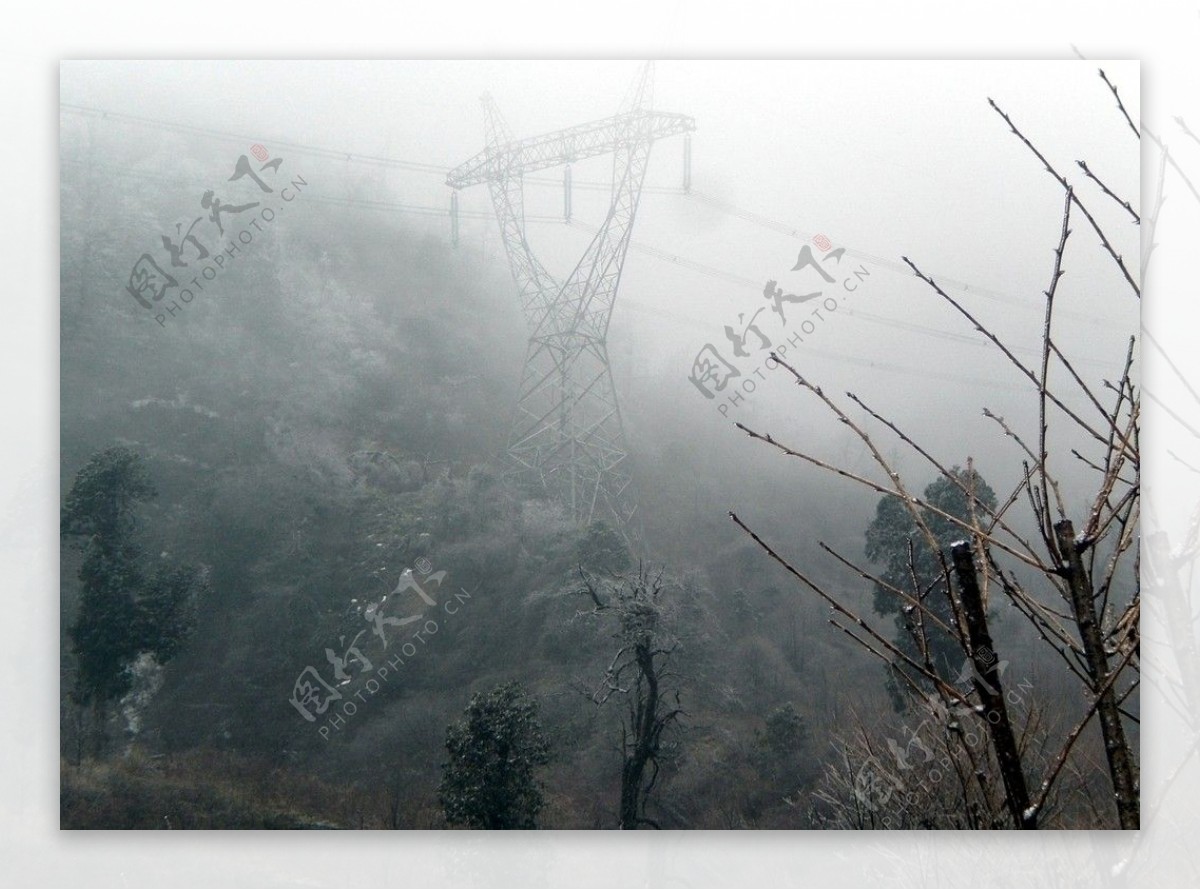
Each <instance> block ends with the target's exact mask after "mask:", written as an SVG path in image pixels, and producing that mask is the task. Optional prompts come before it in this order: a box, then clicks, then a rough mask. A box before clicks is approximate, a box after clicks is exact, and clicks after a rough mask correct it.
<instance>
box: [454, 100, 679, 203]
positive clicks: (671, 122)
mask: <svg viewBox="0 0 1200 890" xmlns="http://www.w3.org/2000/svg"><path fill="white" fill-rule="evenodd" d="M695 129H696V121H695V119H693V118H691V117H689V116H688V115H686V114H672V113H670V112H665V111H632V112H628V113H626V114H618V115H615V116H614V117H607V118H604V119H603V120H598V121H592V122H591V123H587V124H580V125H578V126H575V127H570V128H568V129H565V130H556V131H554V132H552V133H546V134H544V135H542V136H533V137H531V138H528V139H518V140H516V141H513V142H507V143H504V144H502V145H497V146H492V147H489V148H486V149H484V150H483V151H481V152H480V153H479V154H477V155H475V157H473V158H471V159H470V160H469V161H467V162H466V163H464V164H460V165H459V166H457V167H455V168H454V169H453V170H451V171H450V173H449V175H448V176H447V177H446V185H448V186H450V187H451V188H455V189H461V188H466V187H467V186H472V185H477V184H479V183H481V182H488V181H498V180H504V179H508V178H510V177H513V176H521V175H523V174H525V173H532V172H534V171H537V170H545V169H547V168H550V167H560V166H562V165H563V164H569V163H572V162H575V161H581V160H584V159H586V158H594V157H598V156H600V155H605V154H610V153H612V152H613V151H615V150H616V149H617V148H619V147H620V146H621V145H625V144H628V143H630V142H644V141H651V142H652V141H654V140H656V139H664V138H666V137H669V136H676V135H678V134H680V133H690V132H691V131H693V130H695Z"/></svg>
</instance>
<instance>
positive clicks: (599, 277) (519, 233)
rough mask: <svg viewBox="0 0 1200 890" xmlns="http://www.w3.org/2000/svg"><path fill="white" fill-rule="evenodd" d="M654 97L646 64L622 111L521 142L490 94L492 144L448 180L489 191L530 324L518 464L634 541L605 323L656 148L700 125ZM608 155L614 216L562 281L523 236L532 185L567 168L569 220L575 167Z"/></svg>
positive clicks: (579, 515) (580, 516) (512, 449)
mask: <svg viewBox="0 0 1200 890" xmlns="http://www.w3.org/2000/svg"><path fill="white" fill-rule="evenodd" d="M652 91H653V65H652V63H646V65H645V66H644V67H643V68H642V70H641V72H640V73H639V75H638V77H637V78H636V79H635V80H634V83H633V85H632V87H631V88H630V91H629V93H628V94H627V95H626V97H625V100H624V102H623V103H622V105H621V108H620V111H619V113H618V114H616V115H614V116H612V117H608V118H604V119H603V120H598V121H593V122H592V123H587V124H580V125H579V126H575V127H571V128H569V129H566V130H557V131H555V132H552V133H547V134H545V135H543V136H535V137H533V138H530V139H521V140H514V139H513V138H512V134H511V133H510V132H509V130H508V127H507V125H506V124H505V122H504V119H503V118H502V117H501V115H500V112H499V110H498V109H497V107H496V103H495V102H494V101H493V100H492V98H491V96H489V95H486V94H485V95H484V96H483V99H482V101H483V108H484V116H485V120H486V127H487V147H486V148H485V149H484V150H483V151H481V152H480V153H479V154H477V155H475V157H473V158H471V160H469V161H467V162H466V163H464V164H462V165H460V166H458V167H456V168H455V169H454V170H452V171H450V175H449V176H448V177H447V178H446V184H447V185H449V186H451V187H452V188H454V189H455V190H456V193H457V190H458V189H463V188H466V187H468V186H472V185H477V184H479V183H482V182H486V183H487V184H488V189H489V191H490V192H491V198H492V205H493V207H494V208H495V211H496V220H497V222H498V223H499V225H500V233H501V236H502V238H503V240H504V247H505V250H506V252H507V254H508V262H509V267H510V268H511V270H512V276H513V279H514V281H515V282H516V285H517V292H518V296H519V298H520V302H521V308H522V309H523V310H524V312H525V316H526V320H527V322H528V326H529V345H528V349H527V352H526V355H525V368H524V371H523V373H522V377H521V389H520V396H519V398H518V402H517V410H516V419H515V421H514V422H513V429H512V435H511V436H510V438H509V443H508V454H509V456H510V457H511V458H512V460H513V461H515V463H516V466H517V467H518V468H519V470H520V471H521V472H522V474H523V475H525V476H526V477H527V478H530V479H532V480H533V481H535V482H537V483H539V484H540V485H542V486H543V487H544V488H545V490H547V491H548V492H549V493H551V494H552V495H553V496H555V497H557V498H558V499H559V500H561V501H562V503H563V504H564V505H565V506H566V507H567V509H568V510H569V511H570V513H571V515H572V516H573V517H574V519H575V521H576V522H579V523H582V524H586V523H589V522H591V521H593V520H594V519H601V518H603V519H606V520H607V521H609V522H610V523H612V524H613V525H614V526H615V527H616V529H617V530H618V531H619V532H621V533H622V534H623V535H625V536H627V537H629V536H630V535H631V533H632V532H633V529H634V528H635V519H634V517H635V513H636V510H637V503H636V500H635V498H634V496H633V491H632V490H631V487H630V484H631V481H632V480H631V476H630V470H629V466H628V453H627V451H626V449H625V433H624V429H623V428H622V424H621V411H620V408H619V406H618V405H617V394H616V390H615V389H614V387H613V380H612V372H611V371H610V369H609V362H608V345H607V336H608V324H609V320H610V318H611V317H612V310H613V304H614V302H615V300H616V297H617V288H618V286H619V284H620V281H621V269H622V267H623V266H624V264H625V254H626V252H627V250H628V248H629V236H630V233H631V232H632V230H633V220H634V217H635V216H636V215H637V208H638V199H639V197H640V195H641V189H642V180H643V179H644V177H645V174H646V164H647V162H648V161H649V158H650V149H651V147H652V146H653V145H654V142H655V140H657V139H662V138H665V137H668V136H675V135H678V134H680V133H690V132H691V131H692V130H694V129H695V128H696V124H695V121H694V120H693V119H692V118H690V117H687V116H686V115H682V114H668V113H665V112H660V111H652V110H651V109H650V106H651V93H652ZM607 154H611V155H613V173H612V192H611V200H610V202H609V208H608V214H607V216H606V218H605V220H604V222H603V224H602V225H601V226H600V228H599V230H598V231H597V232H596V234H595V237H593V239H592V241H591V243H590V244H589V245H588V248H587V250H585V251H584V253H583V256H582V257H581V258H580V260H579V262H577V263H576V264H575V268H574V269H573V270H572V271H571V273H570V275H568V276H567V277H566V278H565V279H564V280H562V281H560V280H558V279H556V278H555V277H554V276H553V275H551V274H550V273H549V272H548V271H546V269H545V267H544V266H542V264H541V263H540V262H539V261H538V258H537V256H536V255H535V254H534V252H533V250H532V248H531V247H530V244H529V240H528V238H527V237H526V231H525V201H524V191H523V177H524V176H525V174H527V173H533V172H535V171H538V170H546V169H549V168H552V167H563V166H565V167H566V176H565V180H564V184H565V186H566V189H565V193H564V194H565V198H564V216H565V217H566V218H567V219H569V218H570V213H571V204H570V170H571V168H570V165H571V164H572V163H574V162H576V161H581V160H585V159H587V158H594V157H599V156H601V155H607Z"/></svg>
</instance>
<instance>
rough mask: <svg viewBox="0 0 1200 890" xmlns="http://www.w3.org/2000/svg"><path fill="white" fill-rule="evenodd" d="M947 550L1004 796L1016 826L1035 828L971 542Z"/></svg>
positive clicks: (1033, 814)
mask: <svg viewBox="0 0 1200 890" xmlns="http://www.w3.org/2000/svg"><path fill="white" fill-rule="evenodd" d="M950 553H951V556H952V557H953V559H954V574H955V577H956V578H957V579H958V593H959V597H960V599H961V600H962V607H963V608H962V611H963V618H964V619H965V622H966V625H967V635H968V637H969V642H970V644H971V662H972V664H973V666H974V671H973V675H974V677H973V679H974V684H975V692H976V693H977V694H978V695H979V700H980V702H981V703H982V704H983V714H982V716H983V718H984V720H985V721H987V727H988V734H989V735H990V736H991V739H992V748H993V749H994V750H995V752H996V762H997V763H998V764H999V765H1000V776H1001V778H1002V779H1003V780H1004V798H1005V801H1006V802H1007V803H1008V809H1009V812H1010V813H1011V814H1012V817H1013V823H1014V824H1015V825H1016V826H1017V827H1018V828H1026V829H1033V828H1037V812H1036V811H1035V810H1034V809H1032V808H1031V807H1030V806H1029V788H1028V787H1027V786H1026V784H1025V773H1024V771H1023V770H1022V769H1021V752H1020V751H1019V750H1018V749H1017V739H1016V735H1015V734H1014V733H1013V728H1012V722H1011V721H1010V720H1009V717H1008V708H1007V707H1006V706H1005V704H1004V688H1003V687H1002V686H1001V685H1000V672H999V671H998V670H997V666H998V665H999V663H1000V659H999V657H998V656H997V655H996V650H995V647H994V646H993V645H992V635H991V633H990V632H989V631H988V626H987V612H986V610H985V609H984V605H983V597H982V595H981V594H980V592H979V579H978V578H977V577H976V575H975V561H974V559H973V557H972V556H971V545H970V544H968V543H967V542H966V541H959V542H958V543H956V544H955V545H954V546H953V547H952V548H951V549H950Z"/></svg>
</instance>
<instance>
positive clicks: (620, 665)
mask: <svg viewBox="0 0 1200 890" xmlns="http://www.w3.org/2000/svg"><path fill="white" fill-rule="evenodd" d="M579 575H580V577H581V578H582V580H583V588H582V589H581V591H580V592H581V593H583V594H586V595H587V596H588V597H589V598H590V599H591V601H592V608H591V609H590V610H588V611H587V612H581V613H580V614H581V615H591V616H597V617H605V616H612V617H613V618H614V619H615V621H616V625H617V627H616V631H615V632H614V634H613V637H614V638H615V639H616V640H617V644H618V648H617V652H616V654H615V655H614V656H613V658H612V661H611V662H609V665H608V667H607V668H606V669H605V671H604V675H603V676H602V677H601V679H600V682H599V684H598V685H597V686H596V687H595V688H594V689H592V690H591V691H590V692H589V698H591V700H592V701H593V702H595V703H596V704H598V705H603V704H605V703H606V702H607V701H608V700H609V699H610V698H612V697H613V696H614V695H616V696H620V697H621V698H623V699H624V701H625V704H626V712H625V716H624V718H623V720H622V724H621V748H620V750H621V804H620V812H619V825H620V827H621V828H623V829H636V828H640V827H641V826H643V825H649V826H650V827H651V828H659V827H660V825H659V824H658V822H657V821H656V820H654V819H651V818H650V817H648V816H647V815H646V805H647V802H648V801H649V799H650V795H651V794H652V793H653V791H654V789H655V786H656V784H657V783H658V778H659V755H660V753H661V751H662V746H663V734H664V733H665V732H666V730H667V729H668V728H670V727H671V726H672V725H674V724H675V723H676V722H677V721H678V720H679V718H680V717H681V716H682V715H683V709H682V707H681V706H680V700H679V691H678V689H672V688H669V687H670V686H672V685H673V681H674V680H675V679H677V675H676V674H675V672H674V671H673V670H672V669H671V667H670V662H671V656H672V655H673V654H674V653H675V651H676V649H677V648H678V646H679V641H678V640H677V639H676V638H675V637H674V635H673V634H671V632H670V631H669V629H668V628H667V627H666V626H665V624H666V622H665V621H664V620H663V603H662V596H663V579H662V573H661V572H660V573H658V574H654V575H651V573H650V572H649V571H648V570H647V569H646V568H645V567H644V566H639V567H638V570H637V572H636V573H635V574H631V575H628V576H624V577H618V578H616V579H614V580H612V581H608V582H600V581H597V580H596V579H595V578H593V577H592V576H590V575H589V574H588V573H587V572H585V571H583V570H582V569H580V572H579Z"/></svg>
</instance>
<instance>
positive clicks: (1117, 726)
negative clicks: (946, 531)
mask: <svg viewBox="0 0 1200 890" xmlns="http://www.w3.org/2000/svg"><path fill="white" fill-rule="evenodd" d="M1054 533H1055V536H1056V537H1057V539H1058V552H1059V553H1060V554H1062V558H1063V562H1064V565H1063V566H1062V573H1063V576H1064V577H1065V578H1066V579H1067V582H1068V585H1069V589H1070V591H1071V607H1072V609H1073V611H1074V613H1075V626H1076V627H1077V628H1078V629H1079V639H1080V642H1081V643H1082V644H1083V655H1084V660H1085V661H1086V663H1087V671H1088V677H1089V678H1090V679H1091V681H1092V694H1093V695H1098V696H1099V703H1098V704H1097V706H1096V714H1097V716H1098V717H1099V719H1100V731H1101V733H1102V734H1103V735H1104V753H1105V755H1107V757H1108V770H1109V772H1110V773H1111V774H1112V783H1113V791H1114V793H1115V795H1116V799H1117V818H1118V819H1120V822H1121V827H1122V828H1129V829H1136V828H1140V827H1141V812H1140V804H1139V792H1138V777H1137V770H1136V767H1135V766H1134V764H1133V756H1132V754H1131V752H1130V750H1129V741H1128V740H1127V739H1126V738H1125V727H1124V725H1123V724H1122V723H1121V709H1120V705H1119V704H1118V702H1117V693H1116V690H1115V689H1114V688H1113V686H1114V684H1113V683H1110V682H1109V669H1108V655H1107V653H1105V651H1104V639H1103V637H1102V636H1101V633H1100V623H1099V621H1098V620H1097V618H1096V603H1095V599H1094V597H1093V591H1092V582H1091V579H1090V578H1089V577H1088V573H1087V568H1086V567H1085V566H1084V564H1083V558H1082V553H1081V550H1080V545H1079V543H1078V542H1077V541H1076V540H1075V526H1074V525H1073V524H1072V523H1071V520H1069V519H1064V520H1062V521H1060V522H1057V523H1055V525H1054Z"/></svg>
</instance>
